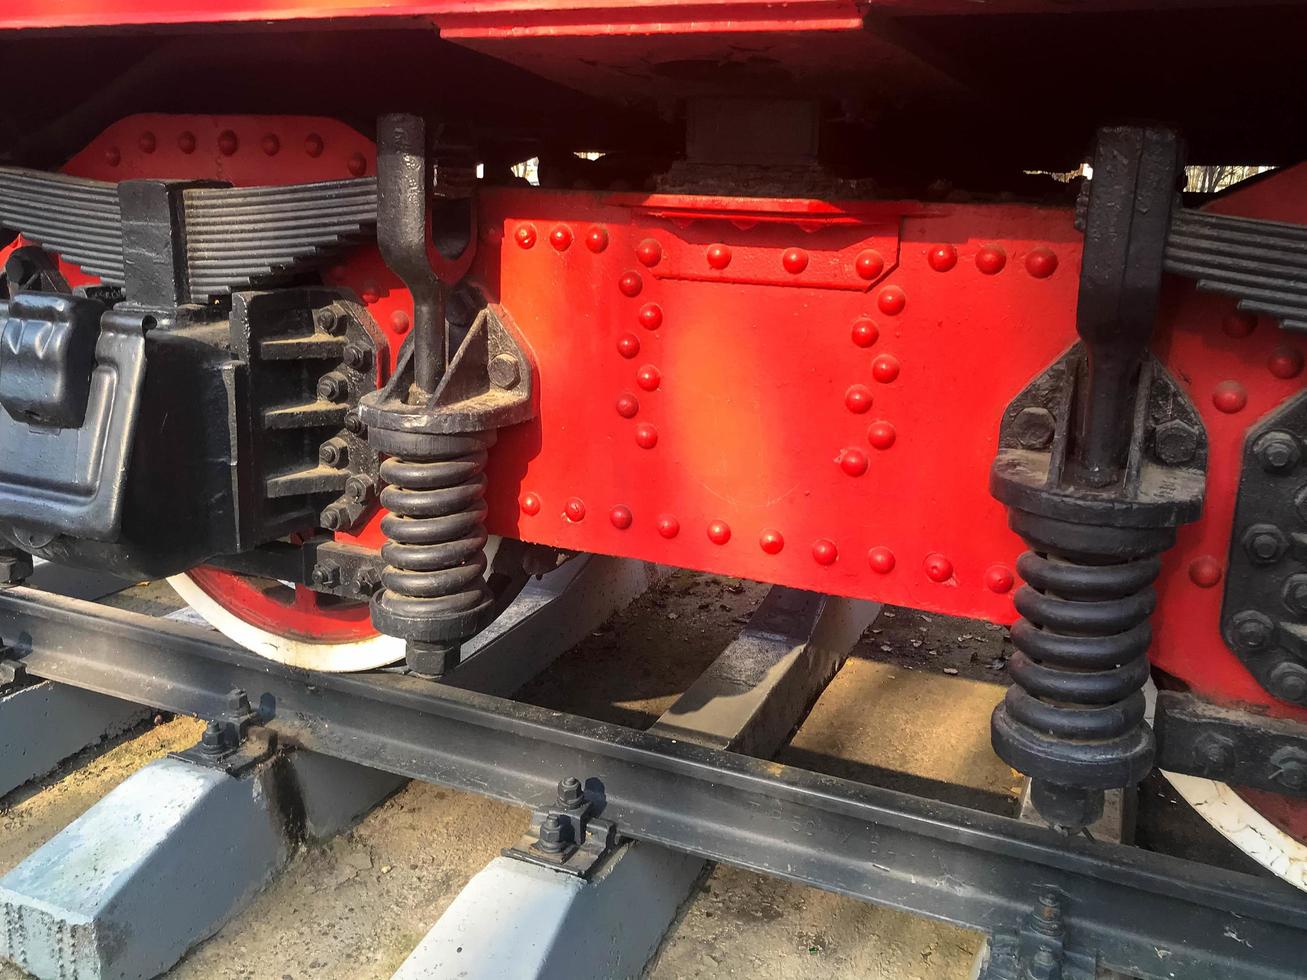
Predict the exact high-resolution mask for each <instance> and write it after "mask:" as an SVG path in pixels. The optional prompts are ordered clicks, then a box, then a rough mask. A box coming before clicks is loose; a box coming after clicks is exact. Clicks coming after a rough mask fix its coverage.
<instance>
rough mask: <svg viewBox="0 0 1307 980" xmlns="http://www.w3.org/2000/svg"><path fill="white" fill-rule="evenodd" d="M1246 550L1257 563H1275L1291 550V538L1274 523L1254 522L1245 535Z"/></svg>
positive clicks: (1249, 556)
mask: <svg viewBox="0 0 1307 980" xmlns="http://www.w3.org/2000/svg"><path fill="white" fill-rule="evenodd" d="M1243 547H1244V551H1245V552H1246V553H1247V554H1248V558H1249V559H1250V560H1251V561H1252V562H1253V564H1256V565H1274V564H1275V563H1276V562H1277V561H1279V560H1280V559H1281V558H1283V557H1284V553H1285V552H1286V551H1288V550H1289V539H1288V538H1286V537H1285V536H1284V532H1283V531H1281V530H1280V529H1279V528H1278V527H1276V526H1275V525H1274V524H1254V525H1253V526H1252V527H1250V528H1248V530H1247V531H1245V532H1244V535H1243Z"/></svg>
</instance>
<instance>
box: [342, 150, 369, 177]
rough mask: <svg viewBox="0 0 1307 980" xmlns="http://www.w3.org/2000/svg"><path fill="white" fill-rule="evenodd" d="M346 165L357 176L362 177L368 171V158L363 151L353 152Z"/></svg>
mask: <svg viewBox="0 0 1307 980" xmlns="http://www.w3.org/2000/svg"><path fill="white" fill-rule="evenodd" d="M345 167H346V169H348V170H349V172H350V173H352V174H353V175H354V176H355V177H362V176H363V175H364V174H365V173H367V172H368V160H367V157H365V156H364V155H363V154H362V153H351V154H350V155H349V159H348V160H346V161H345Z"/></svg>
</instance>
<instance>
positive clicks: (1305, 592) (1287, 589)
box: [1280, 574, 1307, 616]
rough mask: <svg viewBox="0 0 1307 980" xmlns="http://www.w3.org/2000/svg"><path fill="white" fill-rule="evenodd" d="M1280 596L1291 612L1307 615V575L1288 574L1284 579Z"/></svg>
mask: <svg viewBox="0 0 1307 980" xmlns="http://www.w3.org/2000/svg"><path fill="white" fill-rule="evenodd" d="M1280 596H1281V598H1283V599H1284V604H1285V606H1286V607H1287V608H1288V610H1289V611H1290V612H1291V613H1294V614H1295V615H1298V616H1307V575H1303V574H1298V575H1290V576H1289V577H1288V578H1287V579H1285V582H1284V588H1283V590H1282V591H1281V592H1280Z"/></svg>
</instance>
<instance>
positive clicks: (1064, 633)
mask: <svg viewBox="0 0 1307 980" xmlns="http://www.w3.org/2000/svg"><path fill="white" fill-rule="evenodd" d="M1182 173H1183V168H1182V163H1181V147H1180V142H1179V139H1178V138H1177V136H1176V135H1175V134H1174V133H1172V132H1169V131H1167V130H1160V129H1144V128H1112V129H1103V130H1101V131H1100V132H1099V134H1098V140H1097V144H1096V147H1095V152H1094V176H1093V180H1092V181H1091V183H1090V185H1089V192H1090V193H1089V200H1088V206H1087V208H1086V209H1085V211H1084V215H1083V219H1084V231H1085V248H1084V259H1083V265H1082V269H1081V278H1080V294H1079V300H1078V305H1077V310H1076V329H1077V332H1078V333H1079V335H1080V342H1079V343H1077V344H1076V345H1075V346H1074V347H1072V348H1071V349H1070V350H1069V351H1067V353H1065V354H1064V355H1063V356H1062V357H1061V358H1059V359H1058V360H1057V361H1056V362H1055V363H1054V364H1053V365H1052V366H1051V367H1050V368H1048V369H1047V370H1046V371H1044V372H1043V373H1042V374H1041V375H1039V376H1038V377H1037V378H1035V380H1034V381H1032V382H1031V383H1030V384H1029V385H1028V386H1027V387H1026V388H1025V390H1023V391H1022V392H1021V394H1019V395H1018V396H1017V397H1016V399H1014V400H1013V402H1012V403H1011V404H1010V405H1009V406H1008V408H1007V410H1006V412H1005V413H1004V418H1003V422H1002V425H1001V427H1000V431H999V453H998V458H997V459H996V460H995V463H994V467H993V470H992V473H991V477H990V490H991V492H992V493H993V495H994V496H995V497H996V498H997V499H998V500H1000V501H1001V502H1002V503H1004V504H1006V505H1007V507H1008V508H1009V523H1010V525H1011V527H1012V529H1013V530H1014V531H1016V532H1017V533H1018V534H1019V535H1021V537H1022V538H1023V539H1024V540H1025V542H1026V543H1027V544H1028V545H1029V546H1030V549H1031V550H1029V551H1027V552H1026V553H1025V554H1024V555H1022V556H1021V558H1020V559H1019V561H1018V563H1017V569H1018V571H1019V572H1020V574H1021V576H1022V578H1024V579H1025V582H1026V584H1025V585H1024V586H1023V587H1022V588H1021V589H1020V590H1019V591H1018V592H1017V595H1016V607H1017V611H1018V612H1019V613H1020V614H1021V617H1022V618H1021V619H1020V620H1019V621H1018V622H1017V623H1016V624H1015V625H1014V626H1013V628H1012V643H1013V645H1014V646H1015V647H1016V648H1017V653H1016V655H1015V656H1014V657H1013V658H1012V661H1011V664H1010V670H1011V674H1012V679H1013V681H1014V686H1013V687H1012V688H1010V689H1009V691H1008V694H1007V696H1006V697H1005V698H1004V700H1003V702H1002V703H1001V704H1000V705H999V706H998V707H997V708H996V709H995V711H994V716H993V719H992V724H991V734H992V738H993V743H994V749H995V751H996V752H997V753H998V754H999V756H1001V757H1002V758H1003V760H1004V761H1006V762H1007V763H1008V764H1009V765H1011V766H1012V767H1013V768H1015V769H1018V770H1020V771H1021V772H1023V773H1026V774H1027V775H1029V776H1031V777H1032V782H1031V798H1032V802H1033V803H1034V804H1035V807H1036V809H1038V810H1039V812H1040V814H1041V815H1042V816H1043V817H1044V819H1045V820H1046V821H1048V822H1049V823H1050V824H1051V825H1053V826H1055V827H1057V828H1059V829H1062V830H1064V831H1066V832H1078V831H1080V830H1082V829H1084V828H1086V827H1088V826H1089V825H1091V824H1092V823H1093V822H1094V821H1095V820H1096V819H1098V817H1099V816H1100V815H1101V814H1102V811H1103V794H1104V791H1105V790H1107V789H1112V788H1117V787H1126V786H1131V785H1133V784H1134V783H1136V782H1138V781H1139V780H1141V779H1142V778H1143V777H1144V776H1145V775H1147V773H1148V771H1149V770H1150V769H1151V768H1152V765H1153V753H1154V746H1153V735H1152V732H1151V730H1150V729H1149V727H1148V724H1147V723H1146V722H1145V720H1144V695H1143V692H1142V690H1141V688H1142V687H1143V685H1144V683H1145V682H1146V681H1147V680H1148V676H1149V666H1148V648H1149V645H1150V642H1151V639H1152V633H1151V629H1150V626H1149V621H1148V620H1149V616H1150V615H1151V614H1152V611H1153V606H1154V593H1153V581H1154V580H1155V579H1156V578H1157V575H1158V572H1159V570H1160V568H1161V557H1160V556H1161V554H1162V553H1163V552H1164V551H1166V550H1167V549H1168V548H1169V547H1171V545H1172V544H1173V543H1174V541H1175V532H1176V528H1178V527H1179V526H1180V525H1181V524H1185V523H1188V522H1190V521H1193V520H1196V519H1197V518H1198V516H1199V514H1200V513H1201V511H1202V504H1203V493H1204V485H1205V479H1206V470H1207V438H1206V433H1205V432H1204V430H1203V426H1202V422H1201V420H1200V418H1199V416H1198V413H1197V411H1196V410H1195V408H1194V406H1193V404H1192V402H1190V400H1189V398H1188V396H1187V395H1186V394H1185V392H1184V391H1183V390H1182V389H1181V388H1180V387H1179V385H1178V384H1177V383H1176V382H1175V380H1174V379H1173V378H1172V377H1171V376H1170V375H1169V374H1168V373H1167V372H1166V370H1165V369H1164V368H1163V367H1162V365H1161V364H1160V363H1159V362H1158V361H1157V360H1156V358H1154V357H1153V356H1152V354H1151V353H1149V350H1148V344H1149V340H1150V338H1151V336H1152V332H1153V326H1154V322H1155V320H1156V317H1157V304H1158V289H1159V286H1160V282H1161V276H1162V264H1163V258H1164V252H1165V245H1166V237H1167V232H1168V229H1169V226H1170V222H1171V212H1172V208H1173V207H1174V206H1175V205H1176V199H1177V196H1178V190H1179V184H1178V181H1179V179H1180V177H1181V175H1182Z"/></svg>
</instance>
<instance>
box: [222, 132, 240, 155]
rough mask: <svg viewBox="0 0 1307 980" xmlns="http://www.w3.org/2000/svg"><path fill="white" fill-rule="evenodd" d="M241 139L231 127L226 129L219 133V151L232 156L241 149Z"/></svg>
mask: <svg viewBox="0 0 1307 980" xmlns="http://www.w3.org/2000/svg"><path fill="white" fill-rule="evenodd" d="M240 146H241V141H240V140H239V139H237V138H236V134H235V133H233V132H232V131H231V130H230V129H224V130H223V131H222V132H221V133H219V134H218V152H219V153H221V154H222V155H223V156H225V157H229V156H231V155H232V154H233V153H235V152H236V151H237V150H239V149H240Z"/></svg>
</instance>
